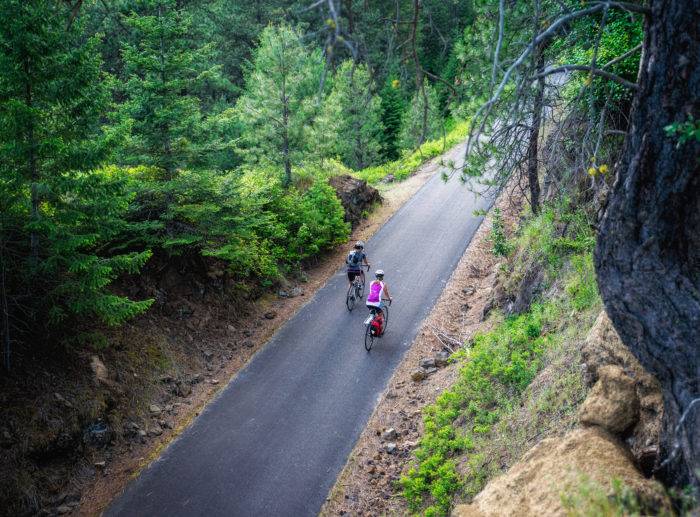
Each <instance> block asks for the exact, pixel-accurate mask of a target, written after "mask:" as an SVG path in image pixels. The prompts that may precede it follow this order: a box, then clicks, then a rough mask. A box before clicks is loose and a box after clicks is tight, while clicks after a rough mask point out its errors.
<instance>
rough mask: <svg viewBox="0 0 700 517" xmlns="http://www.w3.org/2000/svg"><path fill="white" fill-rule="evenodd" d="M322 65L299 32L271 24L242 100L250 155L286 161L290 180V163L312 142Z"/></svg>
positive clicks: (288, 181) (281, 163)
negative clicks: (302, 39)
mask: <svg viewBox="0 0 700 517" xmlns="http://www.w3.org/2000/svg"><path fill="white" fill-rule="evenodd" d="M322 67H323V63H322V60H321V55H320V52H319V51H314V52H310V51H309V50H308V49H307V48H306V46H305V45H304V44H303V42H302V41H301V36H300V34H299V33H298V32H297V31H295V30H293V29H292V28H291V27H289V26H288V25H280V26H277V27H275V26H268V27H267V28H266V29H265V30H263V32H262V34H261V35H260V45H259V46H258V48H257V50H256V51H255V56H254V59H253V65H252V68H251V70H250V72H249V74H248V77H247V78H246V89H245V92H244V94H243V95H242V96H241V98H240V99H239V100H238V104H237V109H238V113H239V116H240V119H241V122H242V124H243V125H244V128H245V129H244V143H245V153H246V155H247V158H248V160H249V161H251V162H258V163H261V162H262V163H265V162H270V163H272V164H274V165H277V166H282V167H283V170H284V182H285V184H286V185H290V184H291V181H292V167H293V166H294V165H297V164H299V163H300V162H301V161H302V160H303V159H304V157H306V156H308V155H309V154H310V150H311V148H312V147H313V145H312V142H310V141H309V131H308V128H309V126H310V124H311V122H312V120H313V116H314V114H315V113H316V110H317V101H318V88H319V84H320V76H321V70H322Z"/></svg>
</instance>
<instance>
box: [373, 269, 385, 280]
mask: <svg viewBox="0 0 700 517" xmlns="http://www.w3.org/2000/svg"><path fill="white" fill-rule="evenodd" d="M374 276H376V277H377V278H379V277H380V276H384V270H383V269H377V270H376V271H375V272H374Z"/></svg>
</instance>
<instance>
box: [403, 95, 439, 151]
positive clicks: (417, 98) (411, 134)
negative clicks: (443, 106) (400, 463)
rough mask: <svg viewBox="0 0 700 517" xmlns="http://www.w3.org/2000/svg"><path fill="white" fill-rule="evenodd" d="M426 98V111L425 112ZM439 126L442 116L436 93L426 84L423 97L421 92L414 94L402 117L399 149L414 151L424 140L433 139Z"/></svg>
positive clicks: (437, 132)
mask: <svg viewBox="0 0 700 517" xmlns="http://www.w3.org/2000/svg"><path fill="white" fill-rule="evenodd" d="M426 98H427V100H428V102H427V111H426V110H425V106H426V103H425V99H426ZM441 124H442V116H441V115H440V103H439V101H438V96H437V93H436V92H435V89H434V88H433V87H432V86H431V85H429V84H426V85H425V97H424V96H423V94H422V92H420V91H419V92H416V93H415V94H414V95H413V100H412V101H411V106H410V108H409V109H408V111H407V112H406V114H405V116H404V119H403V122H402V125H401V136H400V142H401V147H402V148H403V149H415V148H416V147H418V146H419V145H420V144H421V143H423V142H425V141H426V140H429V139H431V138H435V137H436V136H437V135H438V134H439V132H440V128H441Z"/></svg>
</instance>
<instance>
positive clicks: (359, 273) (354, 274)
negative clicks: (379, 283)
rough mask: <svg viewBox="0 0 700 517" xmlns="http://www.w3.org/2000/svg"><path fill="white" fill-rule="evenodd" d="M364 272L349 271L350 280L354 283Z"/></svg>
mask: <svg viewBox="0 0 700 517" xmlns="http://www.w3.org/2000/svg"><path fill="white" fill-rule="evenodd" d="M361 274H362V271H348V280H350V281H351V282H353V281H354V280H355V278H356V277H357V276H358V275H361Z"/></svg>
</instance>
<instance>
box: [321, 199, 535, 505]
mask: <svg viewBox="0 0 700 517" xmlns="http://www.w3.org/2000/svg"><path fill="white" fill-rule="evenodd" d="M515 198H517V196H508V195H502V196H500V197H499V199H498V200H497V202H496V204H495V205H494V206H496V207H498V208H500V209H501V212H502V213H503V217H504V221H505V224H506V225H507V226H509V227H513V226H514V225H515V221H516V220H517V217H518V215H519V213H520V207H521V203H520V201H519V200H518V199H515ZM490 230H491V219H490V217H487V218H486V219H485V220H484V222H483V223H482V224H481V226H480V228H479V230H478V231H477V233H476V234H475V235H474V237H473V239H472V241H471V243H470V244H469V247H468V248H467V250H466V251H465V253H464V255H463V257H462V259H461V260H460V262H459V264H458V266H457V268H456V269H455V271H454V273H453V274H452V276H451V278H450V280H449V282H448V283H447V285H446V287H445V290H444V291H443V293H442V294H441V296H440V298H439V299H438V301H437V303H436V304H435V306H434V308H433V309H432V311H431V312H430V314H429V315H428V317H427V318H426V319H425V320H424V322H423V324H422V327H421V329H420V331H419V332H418V336H417V337H416V339H415V340H414V342H413V344H412V345H411V347H410V349H409V350H408V352H407V353H406V356H405V358H404V359H403V361H402V362H401V364H400V365H399V367H398V368H397V370H396V372H395V373H394V375H393V377H392V378H391V380H390V381H389V384H388V388H387V390H386V391H385V392H384V394H383V395H382V397H381V399H380V401H379V403H378V404H377V407H376V409H375V411H374V413H373V414H372V416H371V418H370V420H369V422H368V424H367V427H366V428H365V430H364V431H363V433H362V435H361V436H360V438H359V440H358V442H357V444H356V445H355V448H354V449H353V451H352V453H351V454H350V457H349V458H348V462H347V464H346V466H345V468H344V469H343V471H342V472H341V474H340V475H339V476H338V479H337V481H336V484H335V486H334V487H333V489H332V490H331V492H330V494H329V497H328V499H327V500H326V503H325V505H324V506H323V508H322V509H321V515H322V516H331V515H351V516H375V515H406V514H407V513H409V512H408V509H407V507H406V504H405V500H404V499H403V497H402V496H401V493H400V488H399V487H398V486H397V481H398V480H399V479H400V477H401V474H402V473H403V472H405V471H406V470H407V469H408V468H409V466H410V464H411V459H412V454H411V453H412V450H413V449H414V448H415V446H416V444H417V442H418V439H419V437H420V436H421V434H422V425H423V422H422V417H421V415H422V410H423V408H424V407H425V406H427V405H429V404H431V403H433V402H434V401H435V399H436V398H437V396H438V395H439V394H440V393H442V392H443V391H444V390H445V389H447V388H448V387H449V386H451V385H452V384H453V383H454V381H455V378H456V376H457V373H458V371H457V370H458V367H457V365H455V364H447V365H446V366H443V367H440V366H439V365H440V364H442V363H441V359H442V355H441V353H444V352H447V353H450V352H451V351H453V350H454V349H456V348H458V347H459V346H461V344H463V343H464V342H466V341H467V340H469V338H470V337H471V336H472V335H473V334H474V333H475V332H476V331H477V330H478V329H479V328H480V327H481V326H482V325H483V324H484V323H483V319H484V311H485V309H486V308H487V305H488V303H489V300H490V299H491V290H492V287H493V285H494V281H495V277H496V270H497V266H498V260H497V259H496V257H495V256H494V255H493V254H492V253H491V243H490V242H489V240H488V237H489V232H490ZM436 358H437V369H436V367H435V366H433V365H432V363H433V361H434V360H435V359H436ZM421 363H422V364H423V365H424V366H425V367H421ZM419 372H420V373H419ZM424 376H425V378H423V379H421V380H414V379H419V378H421V377H424ZM394 447H395V448H394Z"/></svg>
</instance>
